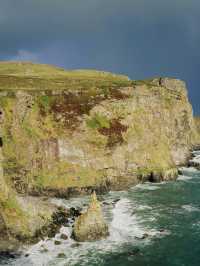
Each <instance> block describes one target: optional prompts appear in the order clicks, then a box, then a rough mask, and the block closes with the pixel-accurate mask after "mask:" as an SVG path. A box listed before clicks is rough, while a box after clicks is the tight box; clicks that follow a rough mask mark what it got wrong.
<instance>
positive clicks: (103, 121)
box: [86, 114, 110, 129]
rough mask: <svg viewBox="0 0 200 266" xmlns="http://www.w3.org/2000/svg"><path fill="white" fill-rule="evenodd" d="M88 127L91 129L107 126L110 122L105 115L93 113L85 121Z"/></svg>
mask: <svg viewBox="0 0 200 266" xmlns="http://www.w3.org/2000/svg"><path fill="white" fill-rule="evenodd" d="M86 124H87V126H88V127H90V128H92V129H100V128H109V127H110V122H109V120H108V119H107V117H105V116H103V115H101V114H95V116H93V117H92V118H91V119H88V120H87V121H86Z"/></svg>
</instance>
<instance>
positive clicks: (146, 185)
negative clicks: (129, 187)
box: [135, 183, 160, 190]
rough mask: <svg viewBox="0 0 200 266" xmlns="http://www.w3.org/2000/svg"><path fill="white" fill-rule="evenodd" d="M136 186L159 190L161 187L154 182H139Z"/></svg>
mask: <svg viewBox="0 0 200 266" xmlns="http://www.w3.org/2000/svg"><path fill="white" fill-rule="evenodd" d="M135 187H136V188H139V189H144V190H157V189H160V187H159V186H158V185H153V184H152V183H145V184H138V185H136V186H135Z"/></svg>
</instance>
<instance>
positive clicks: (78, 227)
mask: <svg viewBox="0 0 200 266" xmlns="http://www.w3.org/2000/svg"><path fill="white" fill-rule="evenodd" d="M108 235H109V232H108V226H107V224H106V223H105V220H104V218H103V214H102V210H101V205H100V202H99V201H98V200H97V197H96V193H95V192H93V194H92V196H91V203H90V205H89V208H88V209H87V211H86V212H85V213H83V214H81V215H80V216H79V217H77V219H76V221H75V224H74V230H73V233H72V237H73V238H74V239H75V240H76V241H80V242H82V241H92V240H98V239H102V238H105V237H107V236H108Z"/></svg>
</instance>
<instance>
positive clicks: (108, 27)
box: [0, 0, 200, 115]
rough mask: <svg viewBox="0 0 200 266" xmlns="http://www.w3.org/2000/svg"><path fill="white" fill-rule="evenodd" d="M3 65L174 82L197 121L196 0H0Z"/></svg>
mask: <svg viewBox="0 0 200 266" xmlns="http://www.w3.org/2000/svg"><path fill="white" fill-rule="evenodd" d="M0 60H20V61H22V60H23V61H33V62H37V63H47V64H54V65H57V66H61V67H64V68H66V69H80V68H89V69H98V70H105V71H112V72H115V73H122V74H126V75H128V76H129V77H130V78H131V79H145V78H151V77H158V76H161V77H165V76H167V77H173V78H179V79H182V80H185V81H186V83H187V87H188V91H189V97H190V100H191V102H192V105H193V108H194V113H195V114H196V115H200V104H199V101H200V100H199V99H200V88H199V87H200V73H199V70H200V1H199V0H0Z"/></svg>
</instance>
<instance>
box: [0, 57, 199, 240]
mask: <svg viewBox="0 0 200 266" xmlns="http://www.w3.org/2000/svg"><path fill="white" fill-rule="evenodd" d="M0 134H1V136H0V146H1V148H0V149H1V158H0V170H1V171H0V181H1V187H0V219H1V217H2V220H3V225H4V226H5V227H6V228H9V230H8V231H9V234H11V235H21V234H22V232H23V234H24V235H25V236H26V235H27V232H29V231H30V230H29V228H30V220H31V221H32V217H31V214H27V207H24V205H23V204H22V203H21V201H22V199H23V197H27V195H29V196H30V195H32V196H40V195H47V196H58V197H68V196H70V195H72V194H80V193H88V192H91V191H92V190H93V189H96V190H97V191H105V190H109V189H121V188H122V187H126V186H129V185H132V184H136V183H138V182H142V181H145V180H149V181H160V180H170V179H173V178H174V177H175V176H176V175H177V166H178V165H181V164H183V163H184V162H185V161H186V160H187V157H188V155H189V150H190V148H191V146H192V145H194V144H196V143H198V134H197V130H196V125H195V123H194V119H193V115H192V107H191V105H190V103H189V102H188V98H187V91H186V86H185V83H184V82H183V81H180V80H176V79H169V78H157V79H152V80H145V81H132V80H129V78H128V77H126V76H123V75H114V74H111V73H107V72H98V71H93V70H78V71H65V70H63V69H60V68H55V67H53V66H48V65H36V64H31V63H15V62H12V63H8V62H5V63H0ZM25 202H26V201H25ZM22 205H23V206H22ZM44 209H45V210H46V211H44ZM47 209H48V208H40V210H39V211H38V212H37V215H35V216H34V217H41V216H42V217H45V218H44V219H43V220H44V221H43V222H45V221H46V220H48V218H49V215H50V213H51V211H50V212H48V211H47ZM13 210H14V212H13ZM46 212H47V213H46ZM13 215H14V218H13ZM43 222H41V223H43ZM18 224H19V226H18ZM16 231H17V232H16Z"/></svg>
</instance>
